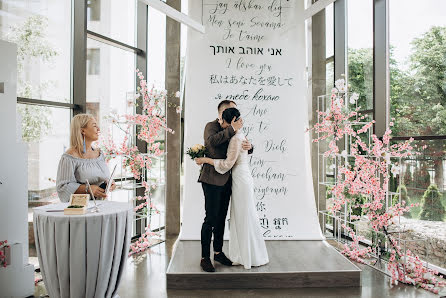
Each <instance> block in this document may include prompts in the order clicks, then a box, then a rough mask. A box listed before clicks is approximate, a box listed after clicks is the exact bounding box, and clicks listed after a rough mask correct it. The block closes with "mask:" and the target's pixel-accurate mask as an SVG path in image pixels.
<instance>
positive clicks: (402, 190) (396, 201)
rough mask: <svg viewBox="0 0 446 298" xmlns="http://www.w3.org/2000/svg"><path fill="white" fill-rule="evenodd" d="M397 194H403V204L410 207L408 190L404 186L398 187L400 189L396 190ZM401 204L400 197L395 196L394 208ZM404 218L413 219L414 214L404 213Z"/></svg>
mask: <svg viewBox="0 0 446 298" xmlns="http://www.w3.org/2000/svg"><path fill="white" fill-rule="evenodd" d="M396 192H399V193H401V202H406V206H407V205H410V198H409V196H408V194H407V188H406V186H405V185H404V184H403V185H400V186H398V189H397V190H396ZM399 202H400V196H399V195H394V196H393V198H392V206H394V205H396V204H398V203H399ZM403 216H404V217H406V218H412V214H411V213H410V210H409V211H408V212H404V214H403Z"/></svg>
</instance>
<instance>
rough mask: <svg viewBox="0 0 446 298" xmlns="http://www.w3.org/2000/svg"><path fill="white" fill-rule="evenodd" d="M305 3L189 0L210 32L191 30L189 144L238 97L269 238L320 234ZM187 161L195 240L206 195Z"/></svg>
mask: <svg viewBox="0 0 446 298" xmlns="http://www.w3.org/2000/svg"><path fill="white" fill-rule="evenodd" d="M249 3H251V5H249ZM280 3H282V6H281V5H280ZM202 4H203V5H202ZM303 10H304V1H303V0H295V1H273V0H256V1H228V0H224V1H223V0H222V1H219V0H217V1H215V0H203V3H202V1H196V0H195V1H189V15H190V16H192V17H193V18H194V19H196V20H202V22H203V24H204V25H205V26H206V33H205V34H201V33H198V32H195V31H193V30H189V32H188V49H187V51H188V53H187V59H186V61H187V74H186V104H185V119H186V123H185V148H186V149H187V148H188V147H191V146H193V145H194V144H197V143H200V144H203V143H204V140H203V130H204V127H205V125H206V123H207V122H209V121H212V120H215V119H216V118H217V116H218V113H217V105H218V103H219V102H220V101H221V100H223V99H232V100H234V101H235V102H236V103H237V106H238V108H239V109H240V111H241V113H242V117H243V119H244V123H245V125H244V128H243V129H244V133H245V135H246V136H247V138H248V139H249V140H250V141H251V142H252V143H253V144H254V146H255V150H254V154H253V155H252V156H251V160H250V167H251V172H252V175H253V177H254V183H255V194H256V199H255V201H256V208H257V211H258V215H259V218H260V222H259V224H260V225H261V226H262V231H263V233H264V237H265V239H277V240H285V239H289V240H296V239H297V240H321V239H322V236H321V233H320V229H319V223H318V218H317V213H316V207H315V201H314V193H313V186H312V178H311V170H310V153H309V139H308V138H309V135H308V133H306V132H305V129H306V128H307V127H308V116H307V110H308V109H307V102H306V98H305V96H306V93H307V89H306V83H305V78H304V76H305V35H304V32H305V31H304V18H303ZM185 160H186V162H185V192H184V194H185V196H184V198H185V199H184V204H183V206H184V208H183V216H182V231H181V239H183V240H198V239H200V230H201V224H202V222H203V218H204V196H203V191H202V188H201V184H200V183H197V179H198V175H199V167H198V166H197V165H195V163H194V162H193V161H192V160H191V159H190V158H189V157H188V156H186V157H185ZM228 214H229V212H228ZM227 234H228V233H226V235H227Z"/></svg>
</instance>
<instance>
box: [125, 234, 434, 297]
mask: <svg viewBox="0 0 446 298" xmlns="http://www.w3.org/2000/svg"><path fill="white" fill-rule="evenodd" d="M172 245H173V241H170V242H169V241H168V242H166V243H163V244H160V245H157V246H155V247H153V248H151V249H150V250H149V251H147V252H145V253H142V254H140V255H138V256H134V257H131V258H129V259H128V263H127V267H126V270H125V274H124V277H123V280H122V281H121V286H120V290H119V295H120V296H121V297H123V298H124V297H125V298H127V297H129V298H130V297H156V298H159V297H160V298H161V297H250V296H252V297H254V296H255V297H342V298H349V297H367V298H368V297H378V298H381V297H401V298H403V297H404V298H410V297H417V298H418V297H420V298H424V297H426V298H427V297H438V296H437V295H434V294H432V293H429V292H427V291H424V290H420V289H416V288H415V287H412V286H406V285H398V286H393V287H391V286H390V283H389V278H388V277H387V276H385V275H384V274H382V273H380V272H379V271H377V270H374V269H372V268H370V267H368V266H365V265H358V267H360V268H361V269H362V270H363V271H362V279H361V284H362V287H357V288H302V289H292V290H290V289H283V290H282V289H280V290H277V289H262V290H261V289H253V290H166V275H165V271H166V268H167V264H168V259H169V255H170V254H171V251H172ZM197 253H199V252H197Z"/></svg>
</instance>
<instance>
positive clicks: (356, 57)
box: [348, 49, 373, 110]
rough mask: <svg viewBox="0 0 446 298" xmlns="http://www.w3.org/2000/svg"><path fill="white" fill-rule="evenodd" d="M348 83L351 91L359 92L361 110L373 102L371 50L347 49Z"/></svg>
mask: <svg viewBox="0 0 446 298" xmlns="http://www.w3.org/2000/svg"><path fill="white" fill-rule="evenodd" d="M348 83H349V84H350V86H351V91H352V92H356V93H358V94H359V99H358V106H360V107H361V110H366V109H368V108H370V107H371V106H370V105H371V103H372V102H373V50H372V49H349V50H348Z"/></svg>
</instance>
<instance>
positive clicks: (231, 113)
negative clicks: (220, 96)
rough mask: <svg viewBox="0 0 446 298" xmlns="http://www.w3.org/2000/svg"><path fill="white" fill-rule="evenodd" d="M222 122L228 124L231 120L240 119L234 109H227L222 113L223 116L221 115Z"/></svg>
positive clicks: (237, 111) (238, 113)
mask: <svg viewBox="0 0 446 298" xmlns="http://www.w3.org/2000/svg"><path fill="white" fill-rule="evenodd" d="M221 117H222V118H223V120H225V121H226V122H228V123H231V122H232V119H234V117H235V119H238V118H239V117H240V112H239V110H237V109H236V108H227V109H226V110H224V111H223V114H222V115H221Z"/></svg>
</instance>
